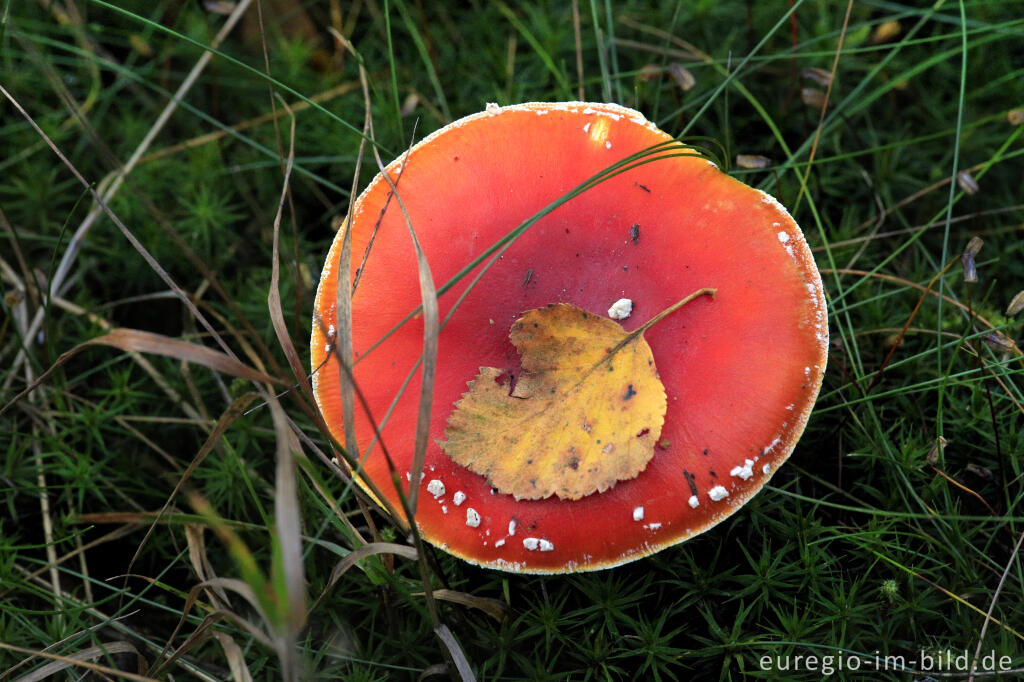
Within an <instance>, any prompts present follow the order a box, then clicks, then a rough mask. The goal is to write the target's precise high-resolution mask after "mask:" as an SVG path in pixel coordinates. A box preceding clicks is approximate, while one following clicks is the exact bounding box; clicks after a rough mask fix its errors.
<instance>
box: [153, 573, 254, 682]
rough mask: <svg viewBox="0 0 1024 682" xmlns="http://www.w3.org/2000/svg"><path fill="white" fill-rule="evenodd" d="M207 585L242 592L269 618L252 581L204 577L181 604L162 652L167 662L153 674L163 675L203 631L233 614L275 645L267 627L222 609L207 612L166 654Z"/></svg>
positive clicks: (244, 596)
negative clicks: (261, 626)
mask: <svg viewBox="0 0 1024 682" xmlns="http://www.w3.org/2000/svg"><path fill="white" fill-rule="evenodd" d="M207 588H220V589H224V590H230V591H232V592H234V593H236V594H238V595H239V596H241V597H242V598H243V599H245V600H246V601H247V602H249V605H250V606H252V608H253V609H254V610H255V611H256V613H257V614H258V615H259V616H260V618H261V619H262V620H263V621H264V622H267V618H266V613H264V611H263V607H262V606H261V605H260V600H259V598H258V597H257V596H256V593H255V592H253V590H252V587H250V586H249V584H248V583H246V582H244V581H242V580H237V579H235V578H214V579H213V580H204V581H203V582H201V583H199V584H198V585H195V586H193V587H192V589H191V590H189V593H188V596H186V597H185V604H184V605H183V606H182V607H181V616H180V617H179V618H178V624H177V625H176V626H175V628H174V631H173V632H172V633H171V636H170V637H169V638H168V639H167V644H166V645H165V646H164V649H163V651H161V652H160V658H163V659H164V660H163V662H161V664H160V665H159V666H157V667H156V668H154V669H152V670H150V674H151V675H152V676H153V677H157V678H159V677H161V673H162V672H163V671H164V669H166V668H167V667H168V666H170V665H171V664H172V663H174V662H175V661H176V660H177V659H178V658H180V657H181V656H182V655H184V654H185V653H186V651H188V649H189V648H191V647H192V646H194V645H195V642H196V640H197V639H198V638H199V637H200V636H201V635H202V634H203V632H204V631H205V629H206V628H208V627H209V626H210V625H212V624H213V622H215V621H216V620H217V619H220V618H230V619H231V620H232V621H234V622H235V623H236V624H237V625H239V626H240V627H242V628H243V629H244V630H245V631H246V632H248V633H249V634H250V635H251V636H252V637H253V639H255V640H256V641H257V642H259V643H260V644H262V645H264V646H265V647H267V648H268V649H273V648H274V645H273V643H272V642H271V641H270V639H269V638H268V637H267V635H266V633H264V632H263V630H261V629H260V628H259V627H258V626H256V625H254V624H253V623H251V622H249V621H247V620H245V619H244V618H242V617H241V616H239V615H238V614H236V613H234V612H231V611H226V610H220V611H216V612H214V613H211V614H210V615H208V616H206V618H204V619H203V622H202V623H201V624H200V625H199V626H198V627H197V628H196V630H195V631H194V632H192V633H191V634H190V635H189V636H188V638H186V640H185V642H184V643H182V645H181V646H180V647H178V648H177V649H176V650H175V651H174V653H172V654H170V655H169V656H168V655H166V654H167V653H168V650H169V649H170V647H171V642H173V641H174V639H175V637H177V636H178V632H180V631H181V628H182V626H183V625H184V624H185V620H186V619H187V618H188V614H189V612H190V611H191V610H192V606H193V605H194V604H195V603H196V601H197V600H198V599H199V595H200V593H201V592H203V591H204V590H205V589H207ZM147 679H148V678H147Z"/></svg>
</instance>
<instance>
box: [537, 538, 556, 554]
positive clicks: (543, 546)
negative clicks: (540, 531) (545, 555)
mask: <svg viewBox="0 0 1024 682" xmlns="http://www.w3.org/2000/svg"><path fill="white" fill-rule="evenodd" d="M554 549H555V545H554V543H552V542H551V541H550V540H545V539H544V538H541V539H540V551H542V552H553V551H554Z"/></svg>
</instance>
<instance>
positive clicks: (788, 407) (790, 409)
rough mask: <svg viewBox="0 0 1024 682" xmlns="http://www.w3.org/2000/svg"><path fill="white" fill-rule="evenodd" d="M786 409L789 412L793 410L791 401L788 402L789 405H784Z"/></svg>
mask: <svg viewBox="0 0 1024 682" xmlns="http://www.w3.org/2000/svg"><path fill="white" fill-rule="evenodd" d="M786 409H787V410H789V411H790V412H792V411H793V403H790V404H789V405H786Z"/></svg>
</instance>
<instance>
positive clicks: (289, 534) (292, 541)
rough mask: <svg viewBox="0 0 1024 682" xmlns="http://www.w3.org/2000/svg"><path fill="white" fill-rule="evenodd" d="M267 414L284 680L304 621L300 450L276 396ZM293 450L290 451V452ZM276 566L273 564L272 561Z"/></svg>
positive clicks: (294, 670) (294, 673) (294, 669)
mask: <svg viewBox="0 0 1024 682" xmlns="http://www.w3.org/2000/svg"><path fill="white" fill-rule="evenodd" d="M270 414H271V417H272V418H273V421H274V435H275V437H276V440H277V448H276V449H277V453H276V458H277V463H276V467H275V479H276V480H275V484H274V530H275V533H276V536H277V545H278V547H279V551H280V553H281V556H280V564H279V565H280V570H281V573H282V575H281V579H282V580H283V581H284V588H285V590H284V591H285V594H284V596H285V599H286V600H287V607H286V609H285V612H284V614H283V615H285V619H284V621H283V623H281V625H280V626H279V627H278V632H277V635H278V641H277V642H276V648H277V653H278V656H279V657H280V659H281V665H282V667H283V668H284V678H285V679H286V680H296V679H298V672H299V667H298V665H299V661H298V653H297V647H296V643H297V641H298V636H299V631H300V630H301V629H302V628H303V626H305V624H306V583H305V572H304V570H303V563H302V519H301V514H300V513H299V497H298V492H297V486H296V482H295V460H294V459H293V457H294V456H295V455H296V454H298V453H300V452H301V447H300V446H299V444H298V441H297V440H296V438H295V435H294V434H293V433H292V432H291V430H290V429H289V428H288V422H287V421H286V420H285V416H284V409H282V407H281V403H280V402H279V401H278V400H277V399H276V398H272V399H271V400H270ZM293 453H294V454H293ZM275 568H276V565H275ZM272 577H274V576H272Z"/></svg>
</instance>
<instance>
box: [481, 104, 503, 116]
mask: <svg viewBox="0 0 1024 682" xmlns="http://www.w3.org/2000/svg"><path fill="white" fill-rule="evenodd" d="M484 111H486V112H487V115H488V116H494V115H496V114H500V113H501V107H500V106H498V103H497V102H488V103H487V106H486V107H484Z"/></svg>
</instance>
